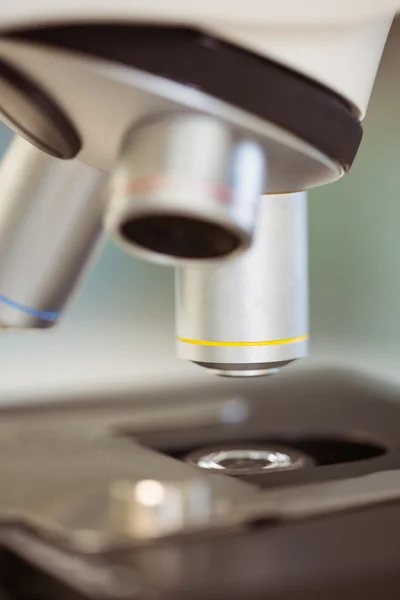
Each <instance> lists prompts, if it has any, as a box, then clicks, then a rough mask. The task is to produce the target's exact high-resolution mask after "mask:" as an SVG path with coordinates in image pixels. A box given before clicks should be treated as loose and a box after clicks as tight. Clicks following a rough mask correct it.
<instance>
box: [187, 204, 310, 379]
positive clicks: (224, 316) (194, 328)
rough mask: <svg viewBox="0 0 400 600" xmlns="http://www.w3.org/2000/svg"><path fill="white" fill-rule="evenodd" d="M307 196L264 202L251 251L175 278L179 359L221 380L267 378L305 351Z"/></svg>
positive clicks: (306, 349) (306, 326) (193, 268)
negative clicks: (211, 372) (221, 376)
mask: <svg viewBox="0 0 400 600" xmlns="http://www.w3.org/2000/svg"><path fill="white" fill-rule="evenodd" d="M308 328H309V324H308V252H307V196H306V193H305V192H298V193H293V194H282V195H267V196H263V197H262V199H261V205H260V213H259V218H258V222H257V229H256V233H255V238H254V242H253V245H252V247H251V248H250V249H249V250H248V251H247V252H246V253H245V254H244V255H243V256H240V257H237V258H235V259H233V260H231V261H229V263H225V264H220V265H217V266H211V267H200V266H199V267H190V266H188V267H183V268H179V269H177V272H176V329H177V346H178V355H179V357H180V358H184V359H187V360H190V361H193V362H195V363H197V364H199V365H201V366H203V367H205V368H207V369H209V370H211V371H213V372H214V373H216V374H218V375H224V376H230V377H254V376H260V375H270V374H273V373H276V372H277V371H279V370H280V369H281V368H282V367H283V366H285V365H287V364H289V363H291V362H292V361H294V360H296V359H298V358H302V357H304V356H306V355H307V351H308V337H309V335H308Z"/></svg>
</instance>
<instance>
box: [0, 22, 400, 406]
mask: <svg viewBox="0 0 400 600" xmlns="http://www.w3.org/2000/svg"><path fill="white" fill-rule="evenodd" d="M399 56H400V22H399V21H397V23H395V25H394V27H393V29H392V32H391V35H390V38H389V40H388V43H387V46H386V50H385V53H384V56H383V59H382V63H381V66H380V70H379V73H378V77H377V80H376V84H375V88H374V92H373V94H372V98H371V102H370V105H369V111H368V115H367V118H366V119H365V122H364V141H363V143H362V145H361V149H360V152H359V154H358V157H357V159H356V161H355V164H354V166H353V168H352V171H351V173H350V174H349V175H347V176H346V177H345V178H344V179H343V180H341V181H339V182H337V183H335V184H332V185H329V186H326V187H322V188H319V189H316V190H314V191H312V192H310V194H309V230H310V233H309V253H310V295H311V306H310V312H311V340H312V341H311V351H310V357H309V358H307V359H304V360H302V361H298V362H297V363H296V364H295V365H294V366H291V367H289V368H288V369H287V373H289V371H290V370H292V371H293V370H306V369H319V368H323V367H327V366H330V367H332V368H336V367H339V368H343V369H346V370H350V371H354V372H366V373H368V374H369V375H370V376H372V377H375V378H376V379H384V380H386V381H388V382H391V383H393V384H395V385H399V386H400V72H399V68H398V64H399ZM11 137H12V134H11V133H10V132H9V130H7V128H6V127H5V126H1V129H0V149H1V153H4V151H5V150H6V148H7V145H8V144H9V142H10V140H11ZM0 193H1V190H0ZM174 345H175V334H174V273H173V270H172V269H170V268H167V267H161V266H157V265H154V264H150V263H147V262H145V261H143V260H141V259H139V258H135V257H132V256H129V255H126V254H124V253H123V252H122V251H121V250H120V249H119V248H117V247H116V246H115V244H114V243H113V242H111V241H107V240H105V241H104V244H103V247H102V249H101V251H100V252H99V253H98V255H97V257H96V259H95V264H94V268H93V269H92V270H91V271H90V273H89V274H88V276H87V277H86V279H85V280H84V282H83V285H82V287H81V288H80V290H79V293H78V294H76V296H75V297H74V299H73V301H72V303H71V305H70V309H69V311H68V312H67V314H66V315H65V316H64V319H63V321H62V323H61V324H60V325H58V326H57V327H56V328H54V329H53V330H49V331H46V330H45V331H28V332H27V331H23V332H6V333H1V336H0V403H1V404H2V405H15V404H19V403H25V402H29V401H43V402H50V401H57V400H65V399H74V398H77V397H79V398H82V396H87V397H89V398H90V397H93V398H96V397H103V396H107V398H111V397H112V396H113V395H115V396H117V395H119V394H126V393H128V394H129V393H130V392H132V393H133V394H134V393H135V392H136V391H140V390H143V389H146V388H150V387H151V388H157V389H160V388H161V389H165V388H167V387H168V386H170V385H171V386H173V387H174V388H176V386H179V385H187V384H188V382H189V383H190V382H196V385H201V384H202V382H204V383H206V382H207V381H208V379H209V378H210V377H212V375H210V374H208V373H206V372H205V371H204V370H203V369H201V368H199V367H196V366H195V365H193V364H189V363H185V362H183V361H181V360H178V359H177V358H175V350H174ZM280 376H282V377H284V376H285V375H284V374H282V375H280ZM224 384H225V382H224V380H222V379H221V380H220V382H219V385H221V386H223V385H224Z"/></svg>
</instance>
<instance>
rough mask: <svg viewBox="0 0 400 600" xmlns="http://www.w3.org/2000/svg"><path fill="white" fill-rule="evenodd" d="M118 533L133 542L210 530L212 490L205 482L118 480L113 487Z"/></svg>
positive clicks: (114, 518)
mask: <svg viewBox="0 0 400 600" xmlns="http://www.w3.org/2000/svg"><path fill="white" fill-rule="evenodd" d="M110 500H111V520H112V524H113V526H114V528H115V530H116V531H117V532H118V533H119V534H121V535H123V536H130V537H132V538H134V539H142V538H154V537H160V536H164V535H166V534H168V533H173V532H179V531H184V530H185V529H192V528H198V527H201V528H203V527H207V526H208V525H209V523H210V522H211V519H212V516H213V497H212V489H211V487H210V486H209V485H208V483H207V482H206V481H201V480H198V481H196V480H188V481H183V482H168V481H167V482H165V481H155V480H143V481H139V482H137V483H132V482H130V481H129V480H122V481H117V482H115V483H114V484H112V486H111V498H110Z"/></svg>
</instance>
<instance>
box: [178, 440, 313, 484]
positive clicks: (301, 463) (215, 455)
mask: <svg viewBox="0 0 400 600" xmlns="http://www.w3.org/2000/svg"><path fill="white" fill-rule="evenodd" d="M186 460H187V461H188V462H189V463H190V464H193V465H195V466H197V467H200V468H201V469H206V470H208V471H213V472H221V473H224V474H225V475H232V476H235V475H236V476H239V475H261V474H263V473H265V472H269V471H274V472H275V471H286V470H287V469H301V468H303V467H306V466H310V465H311V464H312V460H310V459H309V458H308V457H307V456H306V455H304V454H302V453H300V452H298V451H296V450H292V449H289V448H283V447H282V448H281V447H274V446H264V447H257V446H256V445H255V446H252V445H250V444H249V446H248V447H247V448H246V447H235V446H232V447H229V446H226V447H220V448H210V449H207V448H204V449H203V450H198V451H197V452H194V453H191V454H189V455H188V456H187V457H186Z"/></svg>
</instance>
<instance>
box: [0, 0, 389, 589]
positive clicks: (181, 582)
mask: <svg viewBox="0 0 400 600" xmlns="http://www.w3.org/2000/svg"><path fill="white" fill-rule="evenodd" d="M398 9H400V2H398V1H397V0H380V1H378V0H368V1H367V0H364V1H362V0H346V1H344V0H337V1H336V2H335V3H324V2H321V0H319V1H318V0H303V1H302V2H298V1H296V0H280V2H270V1H269V0H264V1H261V0H247V2H244V0H231V2H228V1H227V0H212V1H211V0H203V1H202V2H198V3H195V2H193V1H189V2H186V3H180V2H178V1H177V0H135V1H133V0H114V2H110V3H106V2H103V1H101V0H70V1H69V2H66V1H63V0H53V2H50V1H49V0H16V1H15V2H14V3H10V2H3V3H2V4H0V118H1V120H2V121H3V122H4V123H5V124H7V125H8V126H9V127H10V128H11V129H12V130H13V131H14V132H15V133H16V136H15V138H14V141H13V142H12V144H11V146H10V148H9V149H8V151H7V154H6V156H5V157H4V159H3V160H2V162H1V164H0V326H1V327H2V328H4V329H45V328H50V327H53V326H55V325H56V324H57V323H58V322H59V321H60V319H61V318H62V315H63V312H64V310H65V308H67V307H68V303H69V302H70V299H71V297H72V296H73V293H74V291H75V290H76V289H77V287H78V286H79V285H80V284H81V282H82V280H83V278H84V274H85V273H86V271H87V270H88V268H89V267H90V264H91V261H92V257H93V255H94V253H95V251H96V248H97V246H98V244H99V240H100V238H101V236H102V234H103V232H106V234H107V235H109V236H111V237H112V238H113V239H114V240H115V241H116V243H117V244H119V245H120V246H121V248H123V249H124V250H125V251H126V252H128V253H132V254H134V255H137V256H140V257H142V258H143V259H145V260H150V261H155V262H158V263H161V264H164V265H169V266H170V267H173V268H174V270H175V279H176V297H175V306H176V347H177V355H178V356H179V357H180V358H182V359H184V360H188V361H191V362H193V363H196V364H197V365H199V366H200V367H202V368H203V369H205V370H206V371H209V372H210V374H216V375H219V376H223V377H225V378H228V380H226V385H227V387H224V388H221V387H218V388H213V387H212V386H213V383H212V382H210V378H208V379H207V378H206V377H205V383H204V387H203V388H202V389H201V390H200V389H193V390H191V391H190V395H191V397H193V398H197V399H198V404H201V403H202V398H204V396H207V397H208V398H210V397H211V396H212V398H213V402H214V404H213V407H211V408H209V412H208V413H207V415H208V416H207V419H208V420H207V419H206V423H204V421H201V422H200V421H196V423H195V424H193V423H192V425H190V426H185V424H184V423H183V421H179V418H177V420H176V418H174V419H175V420H174V419H172V421H171V420H168V419H169V417H168V418H167V416H166V417H165V422H164V423H163V426H161V425H160V426H159V428H158V429H157V427H152V428H151V427H150V428H149V427H147V428H146V427H144V428H143V427H139V425H138V424H137V422H136V421H135V415H136V414H137V409H136V408H133V407H132V406H131V405H130V404H129V402H128V403H127V402H126V401H124V402H116V403H114V405H113V411H114V412H113V414H112V415H110V413H109V406H108V408H107V407H104V406H102V405H100V404H99V405H95V404H92V406H91V407H87V406H86V407H81V408H80V409H79V410H78V409H73V408H68V407H63V408H61V409H49V408H48V409H44V408H43V407H41V408H40V407H39V408H38V409H37V410H36V411H35V410H34V409H29V410H28V409H25V410H23V411H18V410H16V411H11V412H10V413H9V414H8V413H7V412H6V413H3V417H2V422H1V423H0V447H1V448H2V453H1V457H0V487H1V491H0V599H1V600H2V599H3V598H4V599H10V600H33V599H37V598H40V599H41V600H47V599H49V600H50V598H52V599H56V600H58V599H60V600H64V599H65V600H75V599H78V598H79V599H82V600H88V599H92V598H96V599H103V598H104V600H114V599H115V600H118V599H122V598H127V599H132V600H133V599H138V600H141V599H142V598H143V599H145V600H153V599H154V600H155V599H157V600H158V599H160V600H169V598H174V599H176V598H182V599H183V598H185V599H187V600H188V599H193V600H203V599H205V598H207V600H212V599H213V598H221V597H225V596H226V597H229V598H231V599H233V600H234V599H237V600H241V599H244V598H254V599H255V600H256V599H258V598H270V599H273V600H284V599H287V600H302V599H303V598H307V600H310V599H314V598H315V599H320V598H322V597H323V598H324V599H325V600H329V599H330V598H337V597H338V594H341V595H342V597H343V598H345V599H346V598H354V597H355V598H357V599H360V600H363V599H365V600H367V599H370V598H371V599H372V598H374V599H375V598H377V597H382V598H395V597H396V589H398V585H399V583H400V582H399V574H398V573H399V572H400V571H399V559H398V557H399V556H400V554H399V552H400V542H399V536H398V535H397V534H396V527H398V525H396V523H397V524H398V522H399V521H398V519H399V517H400V501H399V500H400V469H399V465H400V446H399V442H398V439H400V438H399V433H400V425H399V423H400V409H399V408H397V407H396V405H395V403H392V402H391V400H393V399H396V394H395V392H393V391H392V390H389V389H385V390H382V388H380V389H379V390H377V389H375V388H374V386H373V385H372V384H371V385H368V386H367V385H365V384H364V383H363V382H354V381H353V380H347V379H346V380H345V381H343V382H342V384H341V387H338V384H337V380H336V379H335V378H333V379H332V377H331V375H329V374H328V375H322V376H321V375H319V376H317V377H316V378H314V379H309V378H307V377H305V376H303V375H301V376H300V375H295V376H293V377H292V378H290V377H288V378H281V376H280V375H279V376H278V377H277V378H275V377H271V378H270V377H267V379H265V378H263V377H262V376H270V375H274V374H276V373H277V372H280V371H281V370H282V369H283V367H286V366H287V365H290V364H291V363H293V361H296V360H297V359H300V358H304V357H306V356H307V352H308V342H309V309H308V252H307V191H308V190H309V189H312V188H314V187H317V186H321V185H325V184H328V183H331V182H334V181H337V180H338V179H339V178H341V177H342V176H343V175H345V174H346V173H347V172H348V171H349V170H350V168H351V166H352V163H353V161H354V160H355V158H356V154H357V151H358V148H359V145H360V143H361V138H362V126H361V122H362V120H363V118H364V116H365V114H366V111H367V107H368V101H369V97H370V94H371V90H372V87H373V84H374V79H375V76H376V72H377V69H378V66H379V62H380V59H381V55H382V52H383V49H384V46H385V42H386V39H387V36H388V34H389V31H390V27H391V24H392V21H393V18H394V17H395V14H396V12H397V10H398ZM283 371H284V372H286V371H287V372H288V373H290V368H288V369H287V370H286V369H283ZM213 381H214V380H213ZM266 381H268V387H266V385H265V382H266ZM270 382H271V383H270ZM318 395H321V396H323V397H324V403H323V404H319V403H318ZM266 396H268V399H266ZM382 397H385V398H387V400H388V402H387V403H383V404H382V405H381V403H380V400H381V398H382ZM147 400H148V398H146V397H145V396H144V397H143V403H142V404H143V405H145V404H146V402H147ZM174 402H175V405H176V407H177V411H176V413H177V414H179V412H180V411H181V410H184V409H183V407H184V405H185V394H184V393H183V392H179V393H178V392H177V393H176V394H175V396H174ZM207 406H208V404H207ZM159 409H160V414H163V410H164V409H163V408H162V406H159ZM74 410H75V412H74ZM207 410H208V409H207ZM57 411H61V413H59V412H57ZM139 420H140V419H139ZM127 422H128V423H129V422H132V423H136V425H135V424H133V425H131V426H129V427H128V426H127V425H126V423H127ZM122 424H123V425H122ZM344 429H346V431H349V432H350V433H349V435H350V438H351V439H348V438H346V436H344V435H342V434H343V431H344ZM283 430H284V431H285V434H284V435H283V434H282V431H283ZM311 430H312V432H314V433H313V434H312V433H310V431H311ZM338 431H339V434H338V433H337V432H338ZM315 432H317V433H315ZM266 440H267V441H266Z"/></svg>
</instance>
